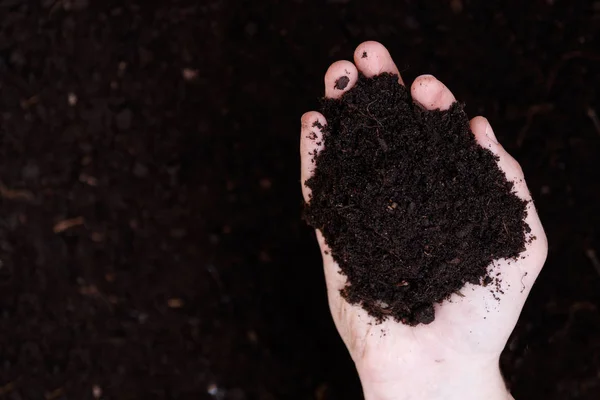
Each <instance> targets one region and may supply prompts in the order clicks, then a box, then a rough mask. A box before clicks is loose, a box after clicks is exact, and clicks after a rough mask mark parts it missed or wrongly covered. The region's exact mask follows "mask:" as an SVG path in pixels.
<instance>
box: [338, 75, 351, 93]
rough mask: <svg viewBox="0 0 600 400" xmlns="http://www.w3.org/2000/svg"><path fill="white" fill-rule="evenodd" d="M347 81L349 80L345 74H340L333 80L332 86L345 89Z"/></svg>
mask: <svg viewBox="0 0 600 400" xmlns="http://www.w3.org/2000/svg"><path fill="white" fill-rule="evenodd" d="M348 82H350V78H348V77H347V76H342V77H340V78H338V80H336V81H335V85H334V88H335V89H338V90H344V89H346V86H348Z"/></svg>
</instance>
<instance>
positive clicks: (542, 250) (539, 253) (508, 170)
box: [471, 117, 548, 289]
mask: <svg viewBox="0 0 600 400" xmlns="http://www.w3.org/2000/svg"><path fill="white" fill-rule="evenodd" d="M471 131H472V132H473V134H474V135H475V140H477V143H479V145H480V146H482V147H483V148H485V149H488V150H489V151H491V152H492V153H494V154H495V155H496V156H498V166H499V167H500V169H501V170H502V171H503V172H504V174H505V176H506V179H507V180H509V181H511V182H513V185H514V187H513V188H514V192H515V194H516V195H517V196H519V197H520V198H521V199H523V200H525V201H526V202H527V209H526V211H527V217H526V218H525V222H526V223H527V225H529V227H530V229H531V234H530V235H529V239H530V240H528V243H526V245H525V254H524V256H525V257H526V258H527V266H528V268H529V269H527V270H526V271H524V272H527V274H526V276H525V277H524V279H523V284H524V285H525V287H526V288H527V289H529V288H531V286H532V285H533V282H534V281H535V278H536V277H537V275H538V274H539V272H540V270H541V269H542V267H543V265H544V262H545V261H546V256H547V252H548V241H547V238H546V234H545V232H544V228H543V226H542V223H541V221H540V218H539V216H538V213H537V210H536V209H535V205H534V203H533V200H532V198H531V193H530V191H529V188H528V187H527V183H526V182H525V176H524V174H523V169H521V166H520V165H519V163H518V162H517V161H516V160H515V159H514V158H513V157H512V156H511V155H510V154H508V153H507V152H506V150H504V147H502V145H501V144H500V143H498V141H497V139H496V135H495V134H494V130H493V129H492V127H491V125H490V123H489V121H488V120H487V119H486V118H483V117H475V118H473V119H472V120H471Z"/></svg>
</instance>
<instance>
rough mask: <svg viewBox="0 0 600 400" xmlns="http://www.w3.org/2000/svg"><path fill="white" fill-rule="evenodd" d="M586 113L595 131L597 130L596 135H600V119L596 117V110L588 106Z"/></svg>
mask: <svg viewBox="0 0 600 400" xmlns="http://www.w3.org/2000/svg"><path fill="white" fill-rule="evenodd" d="M587 115H588V117H590V119H591V120H592V123H593V124H594V128H596V132H598V135H600V119H598V114H597V113H596V110H594V109H593V108H592V107H588V109H587Z"/></svg>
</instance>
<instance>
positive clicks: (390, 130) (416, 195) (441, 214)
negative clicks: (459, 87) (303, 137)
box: [305, 74, 529, 325]
mask: <svg viewBox="0 0 600 400" xmlns="http://www.w3.org/2000/svg"><path fill="white" fill-rule="evenodd" d="M336 85H337V83H336ZM323 115H324V116H325V118H326V119H327V126H324V127H320V128H322V130H323V146H324V149H323V150H322V151H321V152H320V153H319V154H318V155H316V157H315V158H314V159H313V162H314V163H315V167H316V168H315V173H314V176H313V177H312V178H310V179H309V180H308V181H307V182H306V185H307V186H308V187H309V188H311V189H312V196H311V199H310V203H309V204H307V206H306V209H305V218H306V220H307V222H308V223H309V224H311V225H312V226H313V227H315V228H318V229H320V230H321V231H322V233H323V236H324V237H325V240H326V242H327V244H328V245H329V247H330V248H331V253H332V256H333V258H334V260H336V261H337V263H338V264H339V266H340V268H341V270H342V272H343V273H344V274H345V275H346V276H347V278H348V284H347V286H346V287H345V288H344V289H343V290H342V296H343V297H344V298H345V299H346V300H347V301H348V302H350V303H353V304H360V305H362V307H363V308H365V310H367V311H368V312H369V314H371V315H372V316H374V317H375V318H376V319H377V320H379V321H381V320H383V319H385V318H387V317H393V318H394V319H395V320H397V321H401V322H403V323H406V324H409V325H416V324H419V323H423V324H428V323H431V322H432V321H433V320H434V318H435V315H434V308H433V304H434V303H436V302H441V301H442V300H444V299H446V298H447V297H448V296H449V295H450V294H452V293H454V292H456V291H458V290H460V289H461V288H462V287H463V286H464V284H465V283H467V282H470V283H474V284H487V283H489V282H490V281H491V279H492V278H491V277H489V276H488V269H489V266H490V264H491V263H492V262H493V261H494V260H498V259H501V258H516V257H517V256H518V255H519V253H520V252H521V251H523V250H524V249H525V240H526V233H527V232H528V231H529V226H527V224H526V223H525V222H524V220H525V217H526V214H527V212H526V210H525V208H526V205H527V203H526V202H525V201H524V200H522V199H520V198H519V197H517V195H516V194H515V193H514V190H513V183H512V182H509V181H507V180H506V177H505V174H504V173H503V172H502V171H501V170H500V169H499V167H498V165H497V157H496V156H495V155H494V154H493V153H492V152H490V151H489V150H488V149H485V148H482V147H481V146H480V145H479V144H477V142H476V141H475V136H474V135H473V133H472V132H471V130H470V128H469V120H468V118H467V116H466V114H465V112H464V111H463V107H462V106H461V105H460V104H458V103H455V104H453V105H452V106H451V107H450V109H449V110H447V111H440V110H436V111H427V110H423V109H422V108H421V107H420V106H417V105H415V104H414V103H413V101H412V99H411V98H410V96H409V94H408V91H407V89H406V88H405V87H404V86H403V85H400V84H399V83H398V76H397V75H392V74H382V75H379V76H376V77H374V78H371V79H367V78H365V77H364V76H361V77H359V80H358V82H357V84H356V86H355V87H353V88H352V89H350V90H349V91H348V92H346V93H345V94H344V95H343V96H342V97H341V98H340V99H339V100H337V99H325V100H324V101H323ZM315 128H318V127H315Z"/></svg>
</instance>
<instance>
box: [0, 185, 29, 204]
mask: <svg viewBox="0 0 600 400" xmlns="http://www.w3.org/2000/svg"><path fill="white" fill-rule="evenodd" d="M0 197H1V198H3V199H8V200H24V201H33V199H34V196H33V193H31V192H30V191H28V190H18V189H9V188H7V187H6V186H4V184H3V183H2V182H0Z"/></svg>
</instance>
